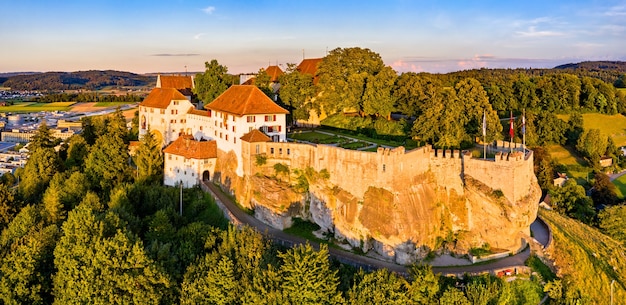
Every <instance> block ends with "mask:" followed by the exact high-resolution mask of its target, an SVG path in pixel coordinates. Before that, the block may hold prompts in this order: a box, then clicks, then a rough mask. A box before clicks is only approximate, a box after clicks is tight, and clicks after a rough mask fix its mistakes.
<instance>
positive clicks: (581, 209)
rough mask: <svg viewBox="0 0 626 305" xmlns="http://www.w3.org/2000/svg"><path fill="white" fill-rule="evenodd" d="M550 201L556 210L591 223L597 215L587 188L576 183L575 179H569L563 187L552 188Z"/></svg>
mask: <svg viewBox="0 0 626 305" xmlns="http://www.w3.org/2000/svg"><path fill="white" fill-rule="evenodd" d="M550 203H551V204H552V208H553V209H554V210H555V211H557V212H559V213H561V214H565V215H567V216H570V217H572V218H576V219H578V220H580V221H582V222H584V223H586V224H590V223H591V222H592V221H593V219H594V218H595V215H596V212H595V209H594V208H593V202H592V200H591V199H590V198H589V197H587V194H586V192H585V188H584V187H582V186H580V185H578V184H576V181H575V180H574V179H569V180H568V181H566V182H565V184H564V185H563V186H562V187H557V188H555V189H553V190H551V191H550Z"/></svg>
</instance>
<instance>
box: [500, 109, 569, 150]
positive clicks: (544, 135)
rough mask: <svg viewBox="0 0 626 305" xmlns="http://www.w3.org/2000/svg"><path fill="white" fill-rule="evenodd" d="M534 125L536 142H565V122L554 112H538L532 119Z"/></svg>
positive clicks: (540, 143)
mask: <svg viewBox="0 0 626 305" xmlns="http://www.w3.org/2000/svg"><path fill="white" fill-rule="evenodd" d="M527 122H528V120H527ZM534 125H535V126H536V133H537V137H538V142H537V144H539V145H542V144H565V130H566V128H567V126H566V123H565V122H564V121H563V120H561V119H559V118H558V117H557V116H556V115H555V114H554V113H552V112H547V111H544V112H540V113H539V114H538V115H537V117H536V119H535V120H534ZM527 128H528V126H527ZM507 131H508V129H507ZM527 139H528V136H527Z"/></svg>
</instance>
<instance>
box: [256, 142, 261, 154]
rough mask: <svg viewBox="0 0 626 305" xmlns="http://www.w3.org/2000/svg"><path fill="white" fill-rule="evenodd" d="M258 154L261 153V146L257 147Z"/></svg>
mask: <svg viewBox="0 0 626 305" xmlns="http://www.w3.org/2000/svg"><path fill="white" fill-rule="evenodd" d="M256 153H257V154H259V153H261V147H260V146H259V144H257V145H256Z"/></svg>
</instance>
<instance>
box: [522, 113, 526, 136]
mask: <svg viewBox="0 0 626 305" xmlns="http://www.w3.org/2000/svg"><path fill="white" fill-rule="evenodd" d="M522 134H523V135H525V134H526V115H525V114H524V115H523V116H522Z"/></svg>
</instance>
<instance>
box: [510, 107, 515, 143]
mask: <svg viewBox="0 0 626 305" xmlns="http://www.w3.org/2000/svg"><path fill="white" fill-rule="evenodd" d="M509 123H510V125H511V127H510V128H509V135H510V136H511V141H513V137H514V136H515V130H514V129H513V111H511V120H510V121H509Z"/></svg>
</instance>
